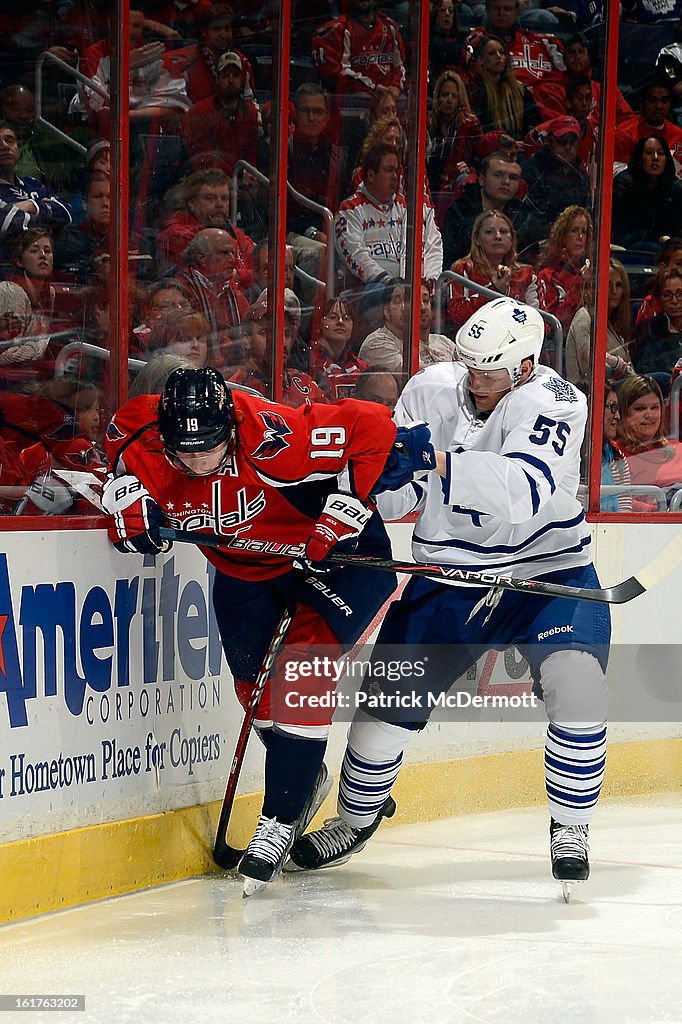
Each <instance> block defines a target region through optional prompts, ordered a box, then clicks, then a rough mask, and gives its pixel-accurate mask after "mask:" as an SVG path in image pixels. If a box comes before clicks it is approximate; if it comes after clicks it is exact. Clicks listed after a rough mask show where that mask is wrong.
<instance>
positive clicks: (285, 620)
mask: <svg viewBox="0 0 682 1024" xmlns="http://www.w3.org/2000/svg"><path fill="white" fill-rule="evenodd" d="M165 532H166V533H167V532H169V531H165ZM170 532H174V531H170ZM165 539H166V540H169V539H171V538H169V537H166V538H165ZM173 539H174V538H173ZM290 622H291V612H290V611H289V610H288V609H287V610H286V611H284V612H283V614H282V618H281V619H280V620H279V623H278V625H277V628H276V630H275V632H274V634H273V636H272V640H271V641H270V646H269V647H268V649H267V651H266V652H265V657H264V658H263V663H262V665H261V667H260V671H259V673H258V677H257V679H256V682H255V683H254V686H253V693H252V694H251V700H250V701H249V705H248V707H247V709H246V712H245V713H244V721H243V722H242V727H241V729H240V730H239V736H238V737H237V745H236V747H235V748H234V756H233V757H232V766H231V767H230V773H229V775H228V776H227V785H226V787H225V797H224V799H223V806H222V809H221V811H220V819H219V821H218V828H217V829H216V835H215V842H214V844H213V860H214V861H215V862H216V864H217V865H218V867H221V868H225V869H226V870H230V869H231V868H236V866H237V864H238V863H239V861H240V860H241V857H242V854H243V853H244V851H243V850H237V849H235V847H234V846H229V845H228V843H227V840H226V836H227V826H228V824H229V821H230V814H231V813H232V805H233V804H234V798H235V795H236V792H237V783H238V782H239V774H240V772H241V770H242V764H243V763H244V754H245V753H246V745H247V743H248V742H249V736H250V735H251V729H252V727H253V723H254V720H255V718H256V712H257V711H258V705H259V704H260V699H261V697H262V696H263V690H264V689H265V684H266V683H267V681H268V677H269V675H270V669H271V668H272V663H273V661H274V660H275V657H276V655H277V651H278V650H279V646H280V644H281V643H282V640H283V639H284V637H285V635H286V631H287V630H288V628H289V624H290Z"/></svg>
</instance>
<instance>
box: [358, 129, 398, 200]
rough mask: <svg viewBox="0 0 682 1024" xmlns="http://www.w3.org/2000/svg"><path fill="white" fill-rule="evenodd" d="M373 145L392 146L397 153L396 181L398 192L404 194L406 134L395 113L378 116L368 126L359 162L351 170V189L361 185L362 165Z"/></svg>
mask: <svg viewBox="0 0 682 1024" xmlns="http://www.w3.org/2000/svg"><path fill="white" fill-rule="evenodd" d="M375 146H393V148H394V149H395V151H396V153H397V154H398V160H399V161H400V166H399V169H398V172H399V176H400V180H399V182H398V194H399V195H401V196H404V195H405V157H406V155H407V135H406V133H405V129H404V128H403V125H402V122H401V121H400V119H399V118H398V116H397V114H392V115H387V116H386V117H378V118H377V119H376V121H374V123H373V124H372V125H371V126H370V128H369V129H368V131H367V134H366V136H365V138H364V141H363V143H362V148H361V149H360V162H359V163H358V165H357V167H356V168H355V170H354V171H353V177H352V179H351V189H353V190H355V189H358V188H359V187H360V185H362V179H363V176H364V165H365V160H366V159H367V154H368V153H369V151H370V149H373V148H374V147H375Z"/></svg>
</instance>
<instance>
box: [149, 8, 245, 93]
mask: <svg viewBox="0 0 682 1024" xmlns="http://www.w3.org/2000/svg"><path fill="white" fill-rule="evenodd" d="M195 23H196V28H197V34H198V37H199V39H198V42H197V43H192V44H190V45H189V46H183V47H182V48H180V49H177V50H168V51H166V53H165V54H164V58H163V59H164V64H165V66H166V68H168V70H169V71H170V72H171V74H172V75H173V76H175V77H176V78H177V77H179V78H180V79H184V81H185V86H186V89H187V95H188V96H189V99H190V102H191V103H199V102H200V101H201V100H206V99H208V98H209V97H210V96H213V95H215V93H216V92H217V87H218V61H219V60H220V58H221V57H222V56H223V54H225V53H230V52H232V53H236V54H237V55H238V56H239V58H240V60H241V62H242V67H243V70H244V87H243V92H242V95H243V97H244V99H245V100H252V101H253V100H255V95H254V93H255V88H256V87H255V83H254V78H253V69H252V67H251V65H250V63H249V61H248V60H247V59H246V57H245V56H244V54H243V53H241V51H240V50H237V49H236V48H235V47H234V46H233V45H232V43H233V26H234V11H233V10H232V8H231V7H230V6H228V4H209V5H202V9H201V10H200V11H197V14H196V17H195Z"/></svg>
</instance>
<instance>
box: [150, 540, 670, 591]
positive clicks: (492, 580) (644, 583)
mask: <svg viewBox="0 0 682 1024" xmlns="http://www.w3.org/2000/svg"><path fill="white" fill-rule="evenodd" d="M161 536H162V537H163V538H164V539H165V540H170V541H179V542H180V543H182V544H202V545H204V546H205V547H211V548H217V547H222V548H225V549H226V550H229V549H230V548H231V547H232V548H234V549H236V550H239V551H248V550H249V541H248V540H246V539H245V538H243V537H236V536H235V535H229V534H228V535H226V536H224V537H219V536H218V535H217V534H214V533H189V532H187V533H186V532H184V531H182V530H171V529H168V528H167V527H162V528H161ZM255 545H257V546H255ZM271 546H272V547H273V548H277V549H278V550H277V551H276V552H275V551H273V554H275V553H277V554H280V555H287V556H288V557H296V555H301V554H302V553H303V549H302V546H300V545H298V546H296V545H285V544H282V545H275V544H273V545H271ZM263 549H264V545H263V544H262V543H261V542H254V548H253V550H254V551H259V552H262V551H263ZM680 559H682V530H680V531H677V532H676V535H675V536H674V537H673V539H672V540H671V541H669V542H668V543H667V544H666V545H665V547H664V548H663V550H662V551H660V552H659V553H658V555H656V556H655V558H653V560H652V561H651V562H650V564H649V565H648V566H645V568H644V569H640V571H639V572H638V574H637V575H636V576H630V577H629V578H628V579H627V580H623V582H622V583H617V584H616V585H615V586H613V587H604V588H603V589H602V588H594V589H590V588H589V587H568V586H564V585H563V584H561V583H548V582H546V581H545V580H518V579H514V578H513V577H511V576H498V575H496V574H495V573H492V572H475V571H474V570H473V569H457V568H456V567H455V566H448V565H438V564H437V563H436V562H431V563H424V562H399V561H396V560H395V559H390V558H373V557H372V556H370V555H344V554H341V553H340V552H334V551H332V553H331V555H330V556H329V560H330V561H331V562H334V563H335V564H337V565H354V566H356V567H361V568H365V569H379V570H383V571H385V572H402V573H406V574H407V575H408V576H426V577H427V578H428V579H434V580H453V581H455V582H458V583H471V584H474V585H476V584H477V585H478V586H481V587H500V588H501V589H502V590H516V591H520V592H521V593H524V594H538V595H540V596H541V597H568V598H571V599H572V600H574V601H599V602H602V603H605V604H625V603H626V602H628V601H632V599H633V598H635V597H639V595H640V594H643V593H644V592H645V591H646V590H649V589H650V588H651V587H653V586H654V585H655V584H656V583H658V581H659V580H661V579H662V578H663V577H664V576H666V575H667V574H668V572H670V570H671V569H672V568H673V567H674V566H675V565H676V564H677V563H678V562H679V561H680Z"/></svg>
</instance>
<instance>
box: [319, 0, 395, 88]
mask: <svg viewBox="0 0 682 1024" xmlns="http://www.w3.org/2000/svg"><path fill="white" fill-rule="evenodd" d="M312 51H313V60H314V61H315V66H316V67H317V71H318V73H319V76H320V78H321V79H322V82H323V84H324V86H325V88H326V89H328V90H329V92H331V93H333V94H334V95H335V96H337V97H339V100H340V102H341V103H342V104H343V103H344V97H348V96H350V97H353V96H358V95H360V96H367V97H369V96H371V95H372V93H373V92H374V91H375V90H376V89H377V87H379V86H383V87H384V88H387V89H390V90H391V91H392V92H393V93H394V95H395V96H396V97H397V96H399V95H400V93H401V92H402V91H403V88H404V87H405V45H404V43H403V39H402V36H401V34H400V29H399V28H398V25H397V24H396V22H395V21H393V19H392V18H389V17H387V16H386V15H385V14H382V12H381V11H378V10H377V9H376V4H375V2H374V0H349V2H348V13H347V14H342V15H341V16H340V17H338V18H334V19H333V20H332V21H328V22H325V24H323V25H320V26H319V28H317V29H316V30H315V32H314V33H313V39H312Z"/></svg>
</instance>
